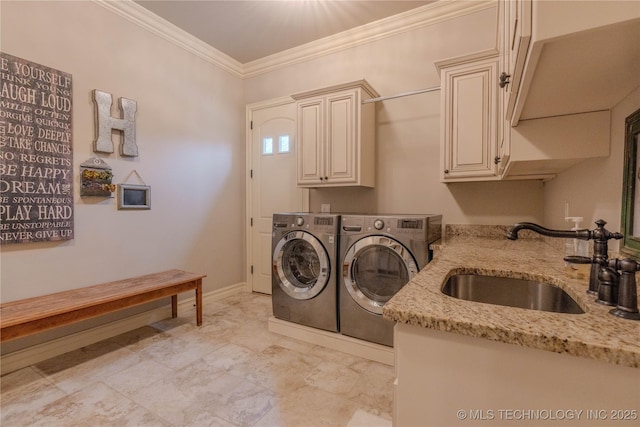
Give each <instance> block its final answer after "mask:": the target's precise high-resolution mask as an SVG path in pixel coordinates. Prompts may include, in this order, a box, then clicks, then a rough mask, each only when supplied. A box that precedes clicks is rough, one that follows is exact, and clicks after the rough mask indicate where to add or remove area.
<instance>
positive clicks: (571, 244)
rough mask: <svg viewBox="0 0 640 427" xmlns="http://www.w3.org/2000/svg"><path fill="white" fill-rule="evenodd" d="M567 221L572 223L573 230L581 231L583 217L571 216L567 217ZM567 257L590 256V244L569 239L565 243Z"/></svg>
mask: <svg viewBox="0 0 640 427" xmlns="http://www.w3.org/2000/svg"><path fill="white" fill-rule="evenodd" d="M565 220H566V221H572V222H573V224H574V225H573V227H572V228H571V230H581V228H580V222H581V221H582V220H583V218H582V217H581V216H569V217H565ZM565 256H581V257H588V256H589V242H588V241H587V240H582V239H568V241H567V242H566V243H565Z"/></svg>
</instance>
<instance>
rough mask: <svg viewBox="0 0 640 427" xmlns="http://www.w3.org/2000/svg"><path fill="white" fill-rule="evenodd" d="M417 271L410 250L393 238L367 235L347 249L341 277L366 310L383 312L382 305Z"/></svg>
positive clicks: (377, 312)
mask: <svg viewBox="0 0 640 427" xmlns="http://www.w3.org/2000/svg"><path fill="white" fill-rule="evenodd" d="M417 273H418V266H417V264H416V262H415V260H414V259H413V256H412V255H411V253H410V252H409V250H408V249H407V248H406V247H404V245H402V243H400V242H398V241H397V240H395V239H392V238H390V237H385V236H368V237H364V238H362V239H360V240H358V241H357V242H355V243H354V244H353V245H351V247H350V248H349V249H348V250H347V253H346V254H345V257H344V260H343V264H342V278H343V280H344V285H345V286H346V288H347V290H348V291H349V294H350V295H351V297H352V298H353V299H354V300H355V302H357V303H358V305H359V306H360V307H362V308H364V309H365V310H367V311H369V312H371V313H375V314H382V307H383V306H384V304H385V303H386V302H387V301H389V300H390V299H391V297H392V296H394V295H395V294H396V293H397V292H398V291H399V290H400V289H401V288H402V287H403V286H404V285H406V284H407V282H409V280H411V279H412V278H413V276H415V275H416V274H417Z"/></svg>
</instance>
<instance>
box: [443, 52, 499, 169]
mask: <svg viewBox="0 0 640 427" xmlns="http://www.w3.org/2000/svg"><path fill="white" fill-rule="evenodd" d="M441 76H442V80H443V81H442V87H443V88H444V97H443V119H444V123H443V155H444V159H443V171H442V173H443V174H442V177H443V180H444V181H449V180H451V181H453V180H458V181H460V180H466V179H469V180H474V179H478V178H482V177H495V176H496V164H495V156H496V151H497V144H498V134H497V123H498V102H497V100H498V99H497V88H498V85H497V84H496V82H497V81H498V80H497V79H498V58H497V56H496V57H492V58H489V59H485V60H479V61H473V62H469V63H464V64H461V65H456V66H452V67H450V68H446V69H444V70H443V73H442V74H441Z"/></svg>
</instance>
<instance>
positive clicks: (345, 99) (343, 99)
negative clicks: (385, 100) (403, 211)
mask: <svg viewBox="0 0 640 427" xmlns="http://www.w3.org/2000/svg"><path fill="white" fill-rule="evenodd" d="M378 96H379V95H378V93H377V92H376V91H375V90H374V89H373V88H371V86H370V85H369V84H368V83H367V82H366V81H365V80H361V81H357V82H352V83H347V84H343V85H338V86H333V87H329V88H324V89H318V90H314V91H310V92H304V93H299V94H295V95H292V97H293V98H294V99H295V100H297V111H298V113H297V120H298V124H297V126H298V141H299V143H298V185H299V186H302V187H337V186H363V187H373V186H374V184H375V104H374V103H366V104H363V103H362V101H364V100H366V99H370V98H375V97H378Z"/></svg>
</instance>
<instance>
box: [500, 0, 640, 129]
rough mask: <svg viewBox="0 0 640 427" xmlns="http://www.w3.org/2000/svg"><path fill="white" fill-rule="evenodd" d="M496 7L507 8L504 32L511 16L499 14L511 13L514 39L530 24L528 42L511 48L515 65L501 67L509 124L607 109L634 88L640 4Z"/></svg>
mask: <svg viewBox="0 0 640 427" xmlns="http://www.w3.org/2000/svg"><path fill="white" fill-rule="evenodd" d="M499 5H500V6H504V7H505V9H507V10H506V11H505V19H507V23H506V24H505V26H506V28H504V31H506V32H508V33H510V32H511V31H512V27H513V21H514V19H515V18H513V17H511V18H506V15H507V14H509V16H515V17H516V18H517V22H518V23H519V24H518V25H517V26H516V40H520V43H521V44H522V43H523V42H524V41H525V40H526V37H528V36H527V35H526V34H525V32H526V31H525V30H526V28H527V26H530V40H529V41H528V47H527V48H526V49H521V50H522V51H523V53H520V50H519V51H518V54H517V61H516V69H515V70H509V71H508V72H509V73H511V74H512V77H511V81H512V82H513V83H515V84H510V85H509V86H511V87H510V88H509V87H507V89H508V90H510V91H511V92H512V93H513V96H511V99H510V100H509V105H508V109H507V111H506V113H507V116H508V117H509V119H510V120H511V124H512V125H513V126H516V125H518V123H519V122H520V121H523V120H531V119H540V118H543V117H552V116H562V115H569V114H580V113H587V112H595V111H603V110H609V109H611V108H612V107H613V106H614V105H616V104H617V103H619V102H620V101H621V100H622V99H623V98H624V97H625V96H627V95H628V94H629V93H630V92H631V91H633V90H634V89H635V88H636V87H638V85H640V43H638V40H640V2H638V1H627V0H608V1H587V0H581V1H558V0H554V1H533V2H531V1H526V0H510V1H505V2H502V1H501V2H499ZM512 9H514V10H512ZM518 28H520V30H518ZM518 31H522V32H521V33H520V35H519V36H518V35H517V34H518V33H517V32H518ZM518 37H519V39H518ZM511 49H512V46H510V47H509V51H510V50H511ZM509 51H506V52H504V51H503V53H509ZM511 54H512V55H513V52H511ZM523 55H524V56H523ZM521 57H523V58H522V61H523V62H520V58H521ZM511 62H513V60H512V61H511ZM518 67H520V68H518Z"/></svg>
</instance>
